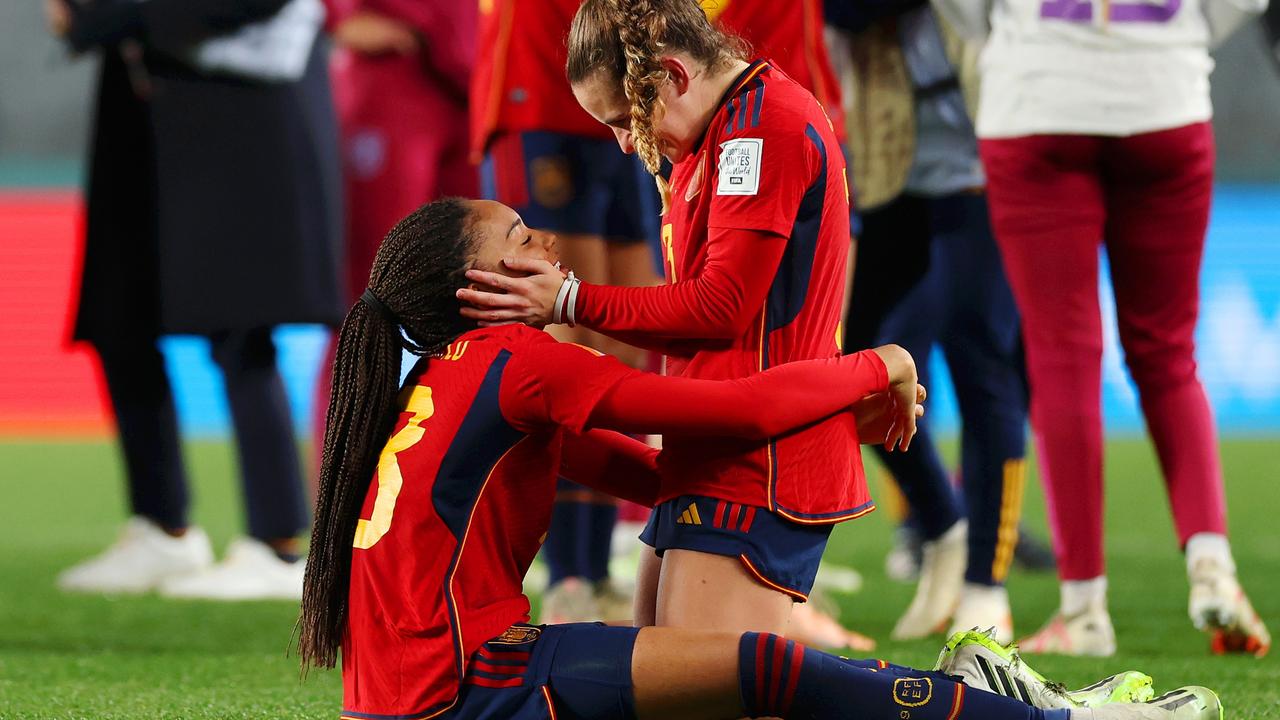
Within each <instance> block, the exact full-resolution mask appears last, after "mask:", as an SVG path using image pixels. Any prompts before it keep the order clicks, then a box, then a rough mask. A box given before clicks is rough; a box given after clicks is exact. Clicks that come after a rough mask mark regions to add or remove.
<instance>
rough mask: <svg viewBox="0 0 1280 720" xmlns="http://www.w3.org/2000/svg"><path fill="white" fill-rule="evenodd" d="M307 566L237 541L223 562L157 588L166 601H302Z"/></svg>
mask: <svg viewBox="0 0 1280 720" xmlns="http://www.w3.org/2000/svg"><path fill="white" fill-rule="evenodd" d="M305 570H306V563H305V562H304V561H302V560H298V561H297V562H287V561H285V560H281V559H280V557H279V556H278V555H276V553H275V551H274V550H272V549H271V546H269V545H267V544H266V543H264V542H262V541H260V540H254V539H253V538H238V539H236V540H232V541H231V544H230V545H228V546H227V555H226V557H224V558H223V559H222V562H220V563H218V564H217V565H214V566H213V567H211V568H208V569H207V570H204V571H203V572H200V573H196V574H194V575H187V576H185V577H177V578H173V579H171V580H168V581H166V582H164V583H162V584H161V585H160V594H161V595H164V596H165V597H171V598H182V599H186V600H301V599H302V576H303V574H304V572H305Z"/></svg>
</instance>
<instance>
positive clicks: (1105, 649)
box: [1018, 605, 1116, 657]
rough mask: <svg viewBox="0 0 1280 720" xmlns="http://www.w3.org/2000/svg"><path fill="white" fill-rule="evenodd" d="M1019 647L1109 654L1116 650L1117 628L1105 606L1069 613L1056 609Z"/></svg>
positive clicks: (1057, 652)
mask: <svg viewBox="0 0 1280 720" xmlns="http://www.w3.org/2000/svg"><path fill="white" fill-rule="evenodd" d="M1018 647H1019V648H1021V649H1022V651H1023V652H1026V653H1033V654H1042V653H1043V654H1055V655H1077V656H1088V657H1110V656H1112V655H1115V654H1116V631H1115V628H1114V627H1112V625H1111V615H1110V614H1109V613H1108V612H1107V609H1106V607H1105V606H1098V605H1095V606H1093V607H1090V608H1089V609H1087V610H1084V611H1083V612H1080V613H1077V614H1075V615H1072V616H1069V617H1068V616H1066V615H1063V614H1062V611H1058V612H1056V613H1054V614H1053V617H1051V618H1049V622H1048V623H1045V626H1044V627H1042V628H1040V630H1039V631H1037V632H1036V633H1035V634H1034V635H1032V636H1030V637H1028V638H1025V639H1023V640H1022V641H1021V642H1019V643H1018Z"/></svg>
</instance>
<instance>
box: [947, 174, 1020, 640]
mask: <svg viewBox="0 0 1280 720" xmlns="http://www.w3.org/2000/svg"><path fill="white" fill-rule="evenodd" d="M932 214H933V217H934V229H935V240H934V242H935V247H936V248H938V255H937V256H936V259H937V262H938V263H939V264H940V265H943V266H945V267H947V268H949V270H948V272H949V282H948V285H947V287H948V293H947V297H946V299H945V301H944V303H943V305H944V306H945V307H947V308H950V310H949V312H948V314H947V315H948V317H947V328H946V330H945V331H944V332H943V334H942V347H943V350H944V352H945V353H946V357H947V364H948V366H949V368H950V371H951V378H952V382H953V384H954V386H955V389H956V397H957V399H958V402H959V408H960V417H961V420H962V426H963V433H962V446H961V447H962V452H961V479H962V485H963V489H964V498H965V507H966V509H967V511H968V517H969V560H968V568H967V570H966V571H965V587H964V591H963V593H962V594H961V598H960V605H959V607H958V608H957V609H956V616H955V618H954V620H953V622H952V629H951V631H952V632H953V633H954V632H960V631H964V630H968V629H970V628H974V627H979V628H988V627H994V628H996V638H997V639H998V640H999V641H1000V642H1005V643H1007V642H1012V641H1013V618H1012V615H1011V613H1010V610H1009V598H1008V595H1007V593H1006V592H1005V589H1004V581H1005V577H1006V576H1007V575H1008V572H1009V567H1010V565H1011V563H1012V562H1013V555H1014V548H1015V547H1016V545H1017V543H1018V522H1019V518H1020V517H1021V516H1022V491H1023V485H1024V481H1025V479H1026V460H1025V448H1026V422H1027V406H1026V403H1027V397H1026V385H1025V382H1024V381H1023V377H1022V362H1021V353H1022V347H1021V342H1020V335H1019V328H1018V312H1017V308H1016V306H1015V305H1014V302H1013V294H1012V292H1011V291H1010V289H1009V283H1008V280H1006V279H1005V275H1004V268H1003V265H1002V263H1001V260H1000V252H999V250H998V249H997V247H996V242H995V238H994V237H993V236H992V233H991V225H990V221H989V219H988V213H987V203H986V199H985V197H984V196H983V195H981V194H972V193H963V194H959V195H953V196H950V197H946V198H939V199H937V200H935V201H934V203H933V213H932Z"/></svg>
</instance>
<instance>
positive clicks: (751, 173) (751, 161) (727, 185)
mask: <svg viewBox="0 0 1280 720" xmlns="http://www.w3.org/2000/svg"><path fill="white" fill-rule="evenodd" d="M763 152H764V140H763V139H762V138H734V139H733V140H726V141H725V142H723V143H721V144H720V167H719V169H718V170H717V174H718V175H719V180H718V181H717V182H716V194H717V195H755V194H757V193H759V192H760V156H761V155H762V154H763Z"/></svg>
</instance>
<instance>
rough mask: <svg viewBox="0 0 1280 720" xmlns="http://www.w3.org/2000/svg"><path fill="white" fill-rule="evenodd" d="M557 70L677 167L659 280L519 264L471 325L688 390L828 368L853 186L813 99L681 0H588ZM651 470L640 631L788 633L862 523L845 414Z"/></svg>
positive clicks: (623, 135) (676, 442) (852, 436)
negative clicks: (837, 551) (845, 535)
mask: <svg viewBox="0 0 1280 720" xmlns="http://www.w3.org/2000/svg"><path fill="white" fill-rule="evenodd" d="M568 55H569V62H568V66H567V69H568V77H569V82H570V83H571V84H572V86H573V90H574V94H575V96H576V97H577V98H578V100H579V102H580V103H581V104H582V105H583V107H585V108H586V109H587V111H588V112H589V113H590V114H591V115H592V116H593V117H595V118H596V119H597V120H599V121H600V122H602V123H603V124H605V125H607V126H608V127H609V128H610V129H611V130H612V131H613V133H614V134H615V135H616V136H617V140H618V144H619V145H620V146H621V147H622V149H623V150H624V151H626V152H628V153H632V152H634V153H636V154H638V155H639V156H640V157H641V159H642V160H643V161H644V163H645V165H646V167H648V168H649V170H650V171H651V172H654V173H657V172H658V170H659V166H660V163H661V160H662V157H663V156H665V157H666V158H667V159H668V160H670V161H671V162H672V163H673V165H674V168H673V170H672V173H671V179H670V182H669V183H667V182H665V181H663V182H662V185H663V188H664V195H665V196H666V197H665V198H664V199H665V201H666V204H667V206H668V207H667V208H666V212H665V214H664V217H663V226H662V248H663V259H664V264H665V268H666V274H667V279H668V280H669V284H667V285H665V286H661V287H642V288H622V287H610V286H602V285H594V284H588V283H583V282H580V281H579V280H578V279H577V278H574V277H569V278H566V277H565V276H564V275H563V274H562V273H561V272H560V270H559V269H558V268H557V267H554V266H552V265H550V264H549V263H545V262H536V261H513V262H511V263H508V264H507V265H506V267H508V268H510V269H512V270H517V271H521V272H527V273H532V274H531V275H530V276H529V277H527V278H510V277H506V276H503V275H497V274H494V273H486V272H478V271H477V272H472V273H471V275H470V277H471V278H472V279H473V280H475V281H476V282H479V283H483V284H485V285H489V286H492V287H495V288H499V289H500V290H502V291H503V293H502V294H498V293H486V292H477V291H472V290H463V291H461V292H460V294H459V297H460V298H461V299H463V300H464V301H465V302H467V303H470V304H471V305H474V306H477V307H476V308H465V309H464V310H463V312H464V314H465V315H467V316H468V317H471V318H474V319H477V320H480V321H482V322H487V323H500V322H509V321H520V322H529V323H535V324H543V323H547V322H568V323H570V324H581V325H585V326H587V327H591V328H593V329H595V330H597V331H599V332H603V333H605V334H609V335H612V336H614V337H617V338H620V339H624V340H626V341H628V342H631V343H633V344H636V345H639V346H643V347H649V348H652V349H655V350H660V351H662V352H664V353H665V354H666V355H667V362H668V365H667V369H668V372H669V373H670V374H671V375H674V376H680V377H688V378H714V379H731V378H742V377H747V376H750V375H753V374H755V373H758V372H761V371H763V370H765V369H767V368H769V367H772V366H774V365H777V364H780V363H784V362H788V361H792V360H802V359H811V358H823V357H835V356H837V355H838V354H839V353H840V348H839V338H838V330H839V323H840V310H841V305H842V301H843V297H844V287H845V264H846V260H847V255H848V250H849V242H850V240H849V198H848V186H847V183H846V181H845V175H844V169H845V168H844V160H843V157H842V156H841V153H840V148H839V144H838V143H837V142H836V138H835V136H834V133H833V132H832V129H831V124H830V122H829V120H828V118H827V116H826V114H825V112H824V110H823V108H822V107H821V106H820V105H819V104H818V102H817V101H816V100H815V99H814V97H813V96H812V95H811V94H809V93H808V92H806V91H805V90H804V89H803V88H802V87H800V86H799V85H798V84H797V83H796V82H795V81H793V80H792V79H791V78H789V77H788V76H787V75H786V74H784V73H783V72H781V71H780V70H778V69H777V68H776V67H774V66H773V65H772V64H771V63H770V62H768V61H766V60H764V59H756V60H754V61H748V59H747V55H746V52H745V49H744V48H743V46H742V44H741V43H740V41H738V40H737V39H736V38H733V37H732V36H729V35H727V34H725V33H724V32H722V31H721V30H719V29H717V28H716V27H714V26H713V25H712V24H711V23H710V22H709V21H708V20H707V17H706V16H705V15H704V14H703V12H702V10H701V9H700V8H699V6H698V5H697V4H696V3H694V2H692V1H691V0H644V1H638V2H626V3H621V2H616V1H613V0H588V2H586V3H584V4H583V6H582V8H581V9H580V10H579V11H578V15H577V16H576V17H575V18H574V23H573V29H572V30H571V32H570V36H569V53H568ZM759 411H760V412H766V413H767V412H770V411H771V409H770V408H768V407H767V406H762V407H761V408H760V410H759ZM663 472H664V480H663V487H662V492H661V494H660V497H659V499H660V503H659V505H658V507H657V509H656V510H655V512H654V514H653V517H652V518H651V520H650V523H649V526H648V527H647V528H646V530H645V533H644V535H643V536H642V539H643V540H644V541H645V542H646V543H648V544H650V545H651V546H652V547H653V548H654V550H655V551H656V554H653V555H646V556H645V563H644V564H643V566H642V569H641V583H640V584H641V588H642V594H641V595H640V597H641V598H643V597H644V594H643V589H645V588H647V589H648V593H649V595H650V596H652V594H653V593H655V592H657V590H656V589H657V588H659V587H660V588H661V591H660V595H658V596H657V599H656V604H655V605H654V606H651V607H642V606H640V605H639V604H638V606H637V618H638V619H639V620H640V621H641V622H643V623H646V624H647V623H653V622H657V623H658V624H662V625H679V626H685V627H695V626H696V627H700V628H721V629H731V630H741V629H743V628H756V629H769V630H772V631H775V632H781V631H784V630H785V628H786V626H787V621H788V618H789V616H790V613H791V606H792V603H793V602H796V601H801V602H802V601H804V600H805V599H806V597H807V594H808V592H809V590H810V588H811V587H812V584H813V579H814V575H815V574H816V572H817V566H818V561H819V559H820V558H821V556H822V551H823V549H824V548H825V546H826V542H827V537H828V535H829V534H830V531H831V527H832V525H833V524H834V523H837V522H842V521H845V520H850V519H853V518H856V517H859V516H861V515H863V514H865V513H867V512H870V511H871V510H872V509H873V507H874V505H873V503H872V502H871V499H870V497H869V495H868V493H867V488H866V483H865V479H864V477H863V474H862V463H861V457H860V454H859V450H858V440H857V433H856V430H855V428H854V427H853V425H852V424H851V422H849V420H848V419H847V418H840V417H836V418H831V419H828V420H826V421H823V422H821V423H817V424H815V425H813V426H812V427H808V428H806V429H805V430H803V431H800V432H797V433H793V434H789V435H787V436H785V437H778V438H772V439H770V440H769V441H768V442H763V443H760V442H748V441H743V440H740V439H734V438H728V437H725V438H710V439H700V440H692V439H690V438H683V437H671V438H666V439H665V441H664V466H663ZM659 578H661V583H659V582H658V580H659ZM706 587H714V588H716V592H714V593H707V592H705V591H704V589H705V588H706ZM725 597H732V598H734V602H732V603H725V602H723V598H725Z"/></svg>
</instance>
